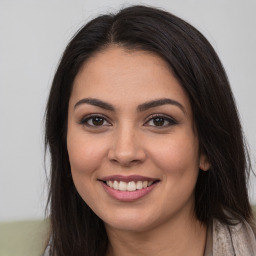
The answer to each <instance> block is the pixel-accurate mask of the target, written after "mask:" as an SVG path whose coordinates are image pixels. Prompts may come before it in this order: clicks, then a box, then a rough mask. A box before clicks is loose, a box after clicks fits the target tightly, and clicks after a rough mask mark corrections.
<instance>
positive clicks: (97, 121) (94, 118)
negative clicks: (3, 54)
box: [79, 115, 111, 127]
mask: <svg viewBox="0 0 256 256" xmlns="http://www.w3.org/2000/svg"><path fill="white" fill-rule="evenodd" d="M79 123H80V124H83V125H86V126H89V127H102V126H110V125H111V124H110V123H109V121H107V120H106V118H105V117H104V116H101V115H89V116H85V117H83V118H82V119H81V120H80V122H79Z"/></svg>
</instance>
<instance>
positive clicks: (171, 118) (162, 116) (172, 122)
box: [144, 114, 178, 128]
mask: <svg viewBox="0 0 256 256" xmlns="http://www.w3.org/2000/svg"><path fill="white" fill-rule="evenodd" d="M157 117H158V118H163V119H164V120H166V121H168V122H169V124H168V125H165V126H153V125H148V126H151V127H157V128H166V127H169V126H172V125H176V124H178V122H177V120H176V119H175V118H173V117H171V116H169V115H166V114H152V115H150V116H149V117H148V118H147V119H146V121H145V123H144V125H146V124H147V123H148V122H149V121H151V120H152V119H154V118H157Z"/></svg>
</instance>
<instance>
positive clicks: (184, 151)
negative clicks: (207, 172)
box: [151, 134, 199, 176]
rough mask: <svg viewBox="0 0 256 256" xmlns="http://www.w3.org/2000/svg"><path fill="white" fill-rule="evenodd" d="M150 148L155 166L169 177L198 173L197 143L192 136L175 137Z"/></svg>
mask: <svg viewBox="0 0 256 256" xmlns="http://www.w3.org/2000/svg"><path fill="white" fill-rule="evenodd" d="M158 145H159V146H155V147H151V156H152V159H153V161H154V162H155V164H156V165H157V166H159V167H160V168H161V169H162V170H163V171H164V172H165V174H169V175H177V176H183V175H193V173H195V172H196V174H197V171H198V166H199V153H198V142H197V140H196V138H193V136H184V134H183V136H176V137H175V138H171V139H169V140H165V141H163V142H162V143H160V144H158Z"/></svg>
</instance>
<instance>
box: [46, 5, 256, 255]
mask: <svg viewBox="0 0 256 256" xmlns="http://www.w3.org/2000/svg"><path fill="white" fill-rule="evenodd" d="M46 146H48V147H49V150H50V154H51V184H50V193H49V204H50V220H51V232H50V233H51V236H50V242H49V246H48V248H47V251H46V253H45V255H58V256H59V255H61V256H63V255H76V256H77V255H101V256H102V255H107V256H110V255H113V256H115V255H161V256H165V255H190V256H193V255H198V256H199V255H205V256H206V255H207V256H208V255H218V256H220V255H225V256H227V255H243V256H245V255H256V243H255V235H254V233H253V229H254V226H253V221H254V219H253V215H252V209H251V206H250V204H249V201H248V194H247V187H246V184H247V178H248V172H249V169H250V168H249V167H250V165H249V163H248V162H249V160H248V156H247V152H246V148H245V145H244V140H243V135H242V130H241V126H240V122H239V118H238V114H237V110H236V105H235V102H234V99H233V95H232V92H231V89H230V86H229V82H228V79H227V76H226V74H225V71H224V69H223V67H222V65H221V63H220V60H219V59H218V57H217V55H216V53H215V52H214V50H213V48H212V47H211V45H210V44H209V42H208V41H207V40H206V39H205V38H204V37H203V36H202V35H201V34H200V32H198V31H197V30H196V29H195V28H193V27H192V26H191V25H189V24H188V23H186V22H185V21H183V20H181V19H179V18H177V17H175V16H173V15H172V14H169V13H167V12H164V11H161V10H158V9H154V8H150V7H144V6H133V7H129V8H126V9H123V10H121V11H120V12H118V13H117V14H116V15H103V16H99V17H98V18H96V19H94V20H92V21H91V22H89V23H88V24H87V25H85V26H84V27H83V28H82V29H81V30H80V31H79V32H78V33H77V34H76V35H75V37H74V38H73V39H72V41H71V42H70V43H69V45H68V46H67V48H66V50H65V52H64V54H63V57H62V59H61V62H60V64H59V67H58V69H57V72H56V74H55V77H54V80H53V84H52V88H51V92H50V96H49V100H48V105H47V111H46Z"/></svg>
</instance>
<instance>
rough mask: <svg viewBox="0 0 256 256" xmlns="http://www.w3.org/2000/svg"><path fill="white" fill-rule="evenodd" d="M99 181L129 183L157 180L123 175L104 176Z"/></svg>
mask: <svg viewBox="0 0 256 256" xmlns="http://www.w3.org/2000/svg"><path fill="white" fill-rule="evenodd" d="M99 180H101V181H108V180H111V181H115V180H116V181H124V182H129V181H157V180H159V179H153V178H150V177H146V176H140V175H129V176H124V175H111V176H106V177H103V178H100V179H99Z"/></svg>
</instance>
